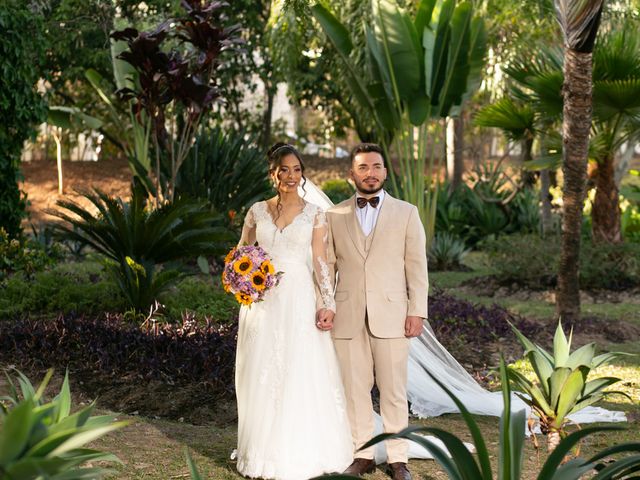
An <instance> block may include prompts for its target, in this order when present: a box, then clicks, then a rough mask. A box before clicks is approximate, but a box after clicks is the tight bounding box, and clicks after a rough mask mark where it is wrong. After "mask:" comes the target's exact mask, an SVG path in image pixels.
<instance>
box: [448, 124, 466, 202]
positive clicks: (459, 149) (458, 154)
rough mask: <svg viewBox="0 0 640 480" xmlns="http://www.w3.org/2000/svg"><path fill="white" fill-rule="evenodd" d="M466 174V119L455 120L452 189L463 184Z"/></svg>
mask: <svg viewBox="0 0 640 480" xmlns="http://www.w3.org/2000/svg"><path fill="white" fill-rule="evenodd" d="M463 173H464V117H463V114H462V112H460V116H459V117H454V118H453V176H452V178H451V188H452V189H456V188H458V186H459V185H460V184H461V183H462V174H463Z"/></svg>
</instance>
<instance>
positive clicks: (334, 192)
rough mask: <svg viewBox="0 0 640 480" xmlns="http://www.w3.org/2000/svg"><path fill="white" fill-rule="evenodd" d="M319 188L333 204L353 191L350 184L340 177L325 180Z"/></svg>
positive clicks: (344, 198) (349, 195)
mask: <svg viewBox="0 0 640 480" xmlns="http://www.w3.org/2000/svg"><path fill="white" fill-rule="evenodd" d="M321 189H322V191H323V192H324V193H326V194H327V197H329V198H330V199H331V201H332V202H333V203H335V204H338V203H340V202H342V201H343V200H346V199H347V198H349V197H351V196H352V195H353V194H354V193H355V190H354V189H353V187H352V186H351V184H350V183H349V182H347V181H346V180H342V179H337V180H327V181H326V182H324V183H323V184H322V186H321Z"/></svg>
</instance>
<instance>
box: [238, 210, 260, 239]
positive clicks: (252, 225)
mask: <svg viewBox="0 0 640 480" xmlns="http://www.w3.org/2000/svg"><path fill="white" fill-rule="evenodd" d="M254 205H255V204H254ZM253 207H254V206H253V205H252V206H251V208H250V209H249V211H248V212H247V215H246V216H245V217H244V225H243V226H242V235H241V236H240V242H238V245H253V244H254V243H256V218H255V214H254V213H253V210H254V208H253Z"/></svg>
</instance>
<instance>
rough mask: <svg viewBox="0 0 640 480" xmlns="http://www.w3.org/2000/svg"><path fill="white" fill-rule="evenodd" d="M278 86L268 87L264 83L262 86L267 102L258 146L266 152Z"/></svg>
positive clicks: (269, 139) (269, 140)
mask: <svg viewBox="0 0 640 480" xmlns="http://www.w3.org/2000/svg"><path fill="white" fill-rule="evenodd" d="M277 89H278V86H277V85H275V86H273V85H270V84H269V83H267V82H265V84H264V93H265V97H266V101H267V106H266V108H265V109H264V117H263V124H262V135H261V138H260V144H261V146H262V148H264V150H265V151H266V150H267V149H268V148H269V145H270V144H271V120H272V119H271V117H272V115H273V99H274V97H275V91H277Z"/></svg>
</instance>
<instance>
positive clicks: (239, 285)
mask: <svg viewBox="0 0 640 480" xmlns="http://www.w3.org/2000/svg"><path fill="white" fill-rule="evenodd" d="M281 275H282V272H276V271H275V268H274V267H273V263H271V258H269V255H268V254H267V252H265V251H264V249H263V248H262V247H260V246H259V245H258V244H255V245H243V246H240V247H234V248H233V249H232V250H231V251H230V252H229V253H228V254H227V256H226V257H225V259H224V270H223V271H222V285H223V287H224V289H225V291H226V292H230V293H233V294H234V295H235V297H236V300H237V301H238V303H239V304H240V305H248V306H250V305H251V304H252V303H254V302H260V301H262V300H263V299H264V295H265V294H266V293H267V291H268V290H269V289H271V288H273V287H275V286H276V285H278V282H279V281H280V276H281Z"/></svg>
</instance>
